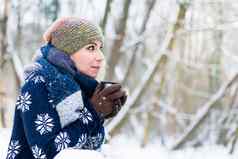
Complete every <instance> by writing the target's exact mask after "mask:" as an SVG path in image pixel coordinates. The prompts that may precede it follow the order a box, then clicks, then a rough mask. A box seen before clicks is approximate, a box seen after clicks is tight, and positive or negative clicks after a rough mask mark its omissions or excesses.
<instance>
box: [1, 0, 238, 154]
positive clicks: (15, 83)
mask: <svg viewBox="0 0 238 159" xmlns="http://www.w3.org/2000/svg"><path fill="white" fill-rule="evenodd" d="M62 16H79V17H84V18H86V19H90V20H92V21H94V22H95V23H97V24H99V25H100V26H101V27H102V30H103V32H104V34H105V41H106V45H105V56H106V60H107V69H106V74H105V77H101V80H112V81H117V82H120V83H122V84H123V86H124V87H125V88H126V89H127V90H128V93H129V98H128V101H127V103H126V105H125V106H124V107H123V108H122V110H121V111H120V113H119V114H118V115H117V116H116V117H115V118H113V119H111V120H110V121H107V122H106V123H105V127H106V130H107V132H108V135H107V141H106V143H105V145H103V146H102V149H101V152H100V153H93V152H91V155H92V156H91V158H97V159H101V158H106V159H107V158H108V159H112V158H113V159H117V158H118V159H119V158H120V159H127V158H128V159H129V158H137V159H145V158H160V159H191V158H193V159H197V158H204V159H208V158H209V159H210V158H216V159H235V158H238V145H237V139H238V69H237V68H238V55H236V54H237V52H238V45H237V40H238V1H237V0H0V159H4V158H5V155H6V151H7V145H8V142H9V137H10V135H11V134H10V133H11V127H12V119H13V111H14V107H15V102H16V98H17V95H18V91H19V88H20V86H21V84H22V82H23V68H24V66H25V65H27V64H29V63H30V61H31V59H32V56H33V54H34V53H35V51H36V49H38V48H39V46H41V45H42V44H43V42H42V34H43V33H44V30H45V29H46V28H47V27H48V26H49V25H50V24H51V23H52V22H53V21H54V20H55V19H57V18H58V17H62ZM66 153H67V155H66V157H65V158H69V157H70V158H71V159H73V158H74V157H75V156H76V157H77V154H78V153H79V152H75V151H73V150H68V151H67V152H66ZM80 154H83V153H82V152H80ZM62 158H64V157H62ZM85 158H89V157H85Z"/></svg>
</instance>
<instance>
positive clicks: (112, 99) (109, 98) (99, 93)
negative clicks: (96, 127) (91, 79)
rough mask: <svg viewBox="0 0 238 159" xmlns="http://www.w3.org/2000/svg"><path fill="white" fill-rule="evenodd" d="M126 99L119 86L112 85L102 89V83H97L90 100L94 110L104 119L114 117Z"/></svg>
mask: <svg viewBox="0 0 238 159" xmlns="http://www.w3.org/2000/svg"><path fill="white" fill-rule="evenodd" d="M126 99H127V96H126V92H125V91H123V90H122V89H121V85H120V84H112V85H111V86H108V87H106V88H104V86H103V84H102V83H99V84H98V86H97V88H96V89H95V92H94V94H93V96H92V98H91V103H92V104H93V106H94V108H95V110H96V111H97V113H98V114H100V116H103V117H104V118H106V119H107V118H111V117H113V116H115V115H116V114H117V113H118V112H119V110H120V109H121V107H122V106H123V105H124V104H125V102H126Z"/></svg>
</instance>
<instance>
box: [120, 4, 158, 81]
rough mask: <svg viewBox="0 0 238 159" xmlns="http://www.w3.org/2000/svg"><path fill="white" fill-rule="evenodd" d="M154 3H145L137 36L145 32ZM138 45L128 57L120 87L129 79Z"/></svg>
mask: <svg viewBox="0 0 238 159" xmlns="http://www.w3.org/2000/svg"><path fill="white" fill-rule="evenodd" d="M155 2H156V0H149V1H146V4H147V5H146V6H147V8H146V12H145V16H144V19H143V23H142V26H141V28H140V31H139V33H138V36H142V34H143V33H144V32H145V30H146V26H147V24H148V21H149V19H150V15H151V11H152V10H153V8H154V6H155ZM139 45H140V43H139V44H136V46H135V47H134V49H133V51H132V55H131V57H130V61H129V64H128V66H127V69H126V73H125V75H124V78H123V80H122V85H124V84H125V83H126V80H127V77H129V75H130V74H131V73H132V71H133V65H134V63H135V60H136V54H137V51H138V49H139Z"/></svg>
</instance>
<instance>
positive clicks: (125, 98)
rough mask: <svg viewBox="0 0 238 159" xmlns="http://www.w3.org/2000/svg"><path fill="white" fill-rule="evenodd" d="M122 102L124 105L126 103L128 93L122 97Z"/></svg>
mask: <svg viewBox="0 0 238 159" xmlns="http://www.w3.org/2000/svg"><path fill="white" fill-rule="evenodd" d="M120 100H121V104H122V105H124V104H125V103H126V100H127V95H124V96H123V97H121V99H120Z"/></svg>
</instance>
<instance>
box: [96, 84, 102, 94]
mask: <svg viewBox="0 0 238 159" xmlns="http://www.w3.org/2000/svg"><path fill="white" fill-rule="evenodd" d="M102 89H103V85H102V84H101V83H99V84H98V85H97V87H96V89H95V94H98V93H99V92H100V91H101V90H102Z"/></svg>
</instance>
